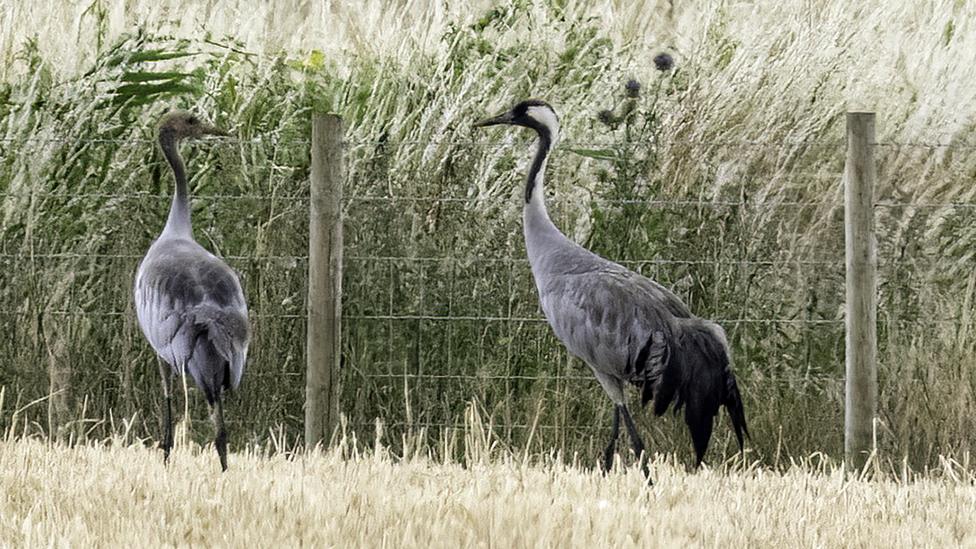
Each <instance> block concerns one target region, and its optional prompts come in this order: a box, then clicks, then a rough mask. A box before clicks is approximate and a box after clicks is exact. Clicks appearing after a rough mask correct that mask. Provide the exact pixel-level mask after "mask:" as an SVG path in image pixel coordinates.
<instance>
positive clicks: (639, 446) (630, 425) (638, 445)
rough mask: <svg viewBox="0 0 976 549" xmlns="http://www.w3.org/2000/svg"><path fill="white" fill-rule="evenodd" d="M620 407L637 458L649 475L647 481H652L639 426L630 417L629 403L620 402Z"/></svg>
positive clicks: (645, 474) (646, 474)
mask: <svg viewBox="0 0 976 549" xmlns="http://www.w3.org/2000/svg"><path fill="white" fill-rule="evenodd" d="M619 408H620V415H622V416H624V425H625V426H626V427H627V434H628V435H629V436H630V441H631V442H632V443H633V444H634V453H635V454H637V460H638V461H639V462H640V468H641V472H642V473H644V476H645V477H647V482H651V472H650V471H649V470H648V469H647V455H646V454H645V453H644V441H643V440H641V437H640V435H639V434H637V426H636V425H634V420H633V418H631V417H630V412H629V411H628V410H627V405H626V404H620V405H619Z"/></svg>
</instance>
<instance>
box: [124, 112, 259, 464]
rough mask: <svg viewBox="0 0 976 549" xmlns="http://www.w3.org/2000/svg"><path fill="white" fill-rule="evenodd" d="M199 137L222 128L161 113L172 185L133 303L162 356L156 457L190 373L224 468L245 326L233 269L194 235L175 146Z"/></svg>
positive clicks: (168, 438)
mask: <svg viewBox="0 0 976 549" xmlns="http://www.w3.org/2000/svg"><path fill="white" fill-rule="evenodd" d="M204 135H226V134H225V133H224V132H222V131H220V130H218V129H217V128H215V127H213V126H211V125H209V124H206V123H204V122H203V121H201V120H200V119H199V118H197V117H196V116H194V115H193V114H191V113H189V112H186V111H182V110H177V111H172V112H169V113H167V114H166V115H164V116H163V118H162V120H161V121H160V123H159V147H160V149H161V150H162V151H163V156H165V157H166V160H167V162H169V165H170V167H171V168H172V170H173V178H174V179H175V182H176V189H175V191H174V192H173V202H172V205H171V206H170V210H169V218H168V219H167V220H166V225H165V226H164V227H163V232H162V233H160V235H159V237H158V238H157V239H156V240H155V241H154V242H153V243H152V245H151V246H150V247H149V251H148V252H147V253H146V257H145V258H143V260H142V263H141V264H140V265H139V270H138V272H137V273H136V281H135V304H136V313H137V315H138V317H139V326H140V327H141V328H142V333H143V334H145V336H146V339H148V340H149V344H150V345H152V348H153V349H154V350H155V351H156V354H157V355H159V357H160V358H161V359H162V361H161V362H159V373H160V375H161V376H162V379H163V395H164V396H165V399H166V408H165V410H164V412H163V440H162V443H161V446H162V449H163V461H164V462H168V461H169V453H170V450H171V449H172V447H173V413H172V406H171V399H172V392H173V386H172V380H173V378H175V377H176V376H178V375H179V376H185V375H186V374H189V375H190V376H191V377H192V378H193V381H194V382H195V383H196V386H197V387H199V388H200V390H201V391H203V394H204V395H205V397H206V399H207V404H208V405H209V406H210V417H211V419H212V420H213V423H214V433H215V435H214V446H215V447H216V449H217V455H218V456H219V458H220V468H221V470H223V471H226V470H227V431H226V429H225V428H224V412H223V404H222V396H223V393H224V391H225V390H233V389H236V388H237V386H238V385H239V384H240V382H241V376H242V375H243V373H244V362H245V360H246V358H247V345H248V340H249V337H250V332H249V329H248V319H247V305H246V303H245V302H244V293H243V292H242V291H241V283H240V281H239V280H238V278H237V274H236V273H235V272H234V270H233V269H231V268H230V267H228V266H227V264H226V263H224V262H223V261H222V260H220V258H218V257H217V256H215V255H213V254H211V253H210V252H208V251H207V250H205V249H204V248H203V247H202V246H200V245H199V244H197V242H196V241H195V240H193V231H192V228H191V225H190V199H189V192H188V191H187V183H186V169H185V167H184V165H183V159H182V157H181V156H180V151H179V144H180V142H181V141H182V140H183V139H193V138H199V137H203V136H204ZM163 362H165V363H166V365H164V364H163ZM167 365H168V366H167Z"/></svg>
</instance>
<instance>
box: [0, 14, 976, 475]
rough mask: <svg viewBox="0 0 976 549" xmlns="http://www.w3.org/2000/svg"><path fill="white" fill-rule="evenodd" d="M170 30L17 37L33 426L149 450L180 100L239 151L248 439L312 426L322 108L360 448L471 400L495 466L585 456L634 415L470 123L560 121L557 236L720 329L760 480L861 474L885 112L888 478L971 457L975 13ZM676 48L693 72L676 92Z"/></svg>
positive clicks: (7, 294) (510, 17) (9, 337)
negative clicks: (860, 115)
mask: <svg viewBox="0 0 976 549" xmlns="http://www.w3.org/2000/svg"><path fill="white" fill-rule="evenodd" d="M177 4H178V3H176V2H161V3H160V2H152V3H150V2H126V3H122V2H100V1H95V2H93V3H91V4H88V5H85V6H78V7H64V8H58V9H51V8H50V7H47V6H43V5H41V4H38V3H31V2H20V1H17V2H14V5H13V7H12V8H11V9H9V10H5V11H3V12H2V13H0V60H2V62H0V67H2V68H0V200H2V219H0V261H2V263H3V266H2V268H0V315H2V318H3V323H2V328H0V330H2V333H0V386H4V387H6V388H7V402H8V406H9V405H10V404H9V403H14V404H13V406H14V408H12V409H19V408H20V407H23V406H24V405H27V404H28V403H32V402H35V404H34V405H32V406H28V407H27V408H26V409H24V410H23V411H22V413H20V414H18V415H17V419H16V421H25V422H27V429H28V430H29V431H35V432H36V431H43V432H52V433H56V432H58V431H59V430H62V434H64V433H73V434H75V435H76V436H77V435H85V434H87V435H88V436H97V437H102V436H105V435H106V434H108V433H109V432H111V431H113V430H115V429H117V428H118V426H119V424H120V422H121V421H122V418H135V419H134V423H133V428H134V429H136V430H137V431H138V433H139V434H140V435H143V436H149V435H152V434H154V433H156V432H157V427H156V421H157V420H156V417H157V415H158V414H157V412H158V406H159V398H158V393H159V390H158V380H157V379H156V377H157V374H156V368H155V365H154V364H153V361H154V358H153V355H152V352H151V350H150V349H149V347H148V345H146V344H145V342H144V341H143V339H142V337H141V334H140V333H139V331H138V327H137V326H136V325H135V315H134V311H133V310H132V304H131V295H130V293H131V292H130V289H131V284H132V277H133V274H134V271H135V268H136V265H137V264H138V260H139V257H141V255H142V254H143V253H144V252H145V250H146V249H147V248H148V246H149V243H150V242H151V240H152V238H153V237H154V236H155V235H156V234H157V233H158V231H159V228H160V227H161V225H162V223H163V222H164V219H165V210H166V207H167V205H168V201H169V197H168V194H169V192H170V178H169V177H170V176H169V174H168V172H167V169H166V167H165V164H164V163H163V161H162V158H161V156H160V154H159V153H158V151H157V150H156V148H155V146H154V145H153V143H152V141H151V140H152V137H153V124H154V123H155V120H156V119H157V118H158V116H159V115H160V114H161V113H163V112H164V111H165V110H166V109H168V108H170V107H171V106H181V107H188V108H192V109H195V110H197V111H199V112H201V113H205V114H206V115H207V116H208V117H209V118H212V119H213V120H214V121H215V122H216V123H218V124H219V125H222V126H225V127H227V128H229V129H231V130H233V131H234V132H235V133H236V135H237V138H238V139H232V140H224V141H219V142H209V143H198V144H195V145H192V146H187V147H185V148H184V154H185V156H186V157H187V159H188V163H189V166H190V173H191V190H192V192H193V194H194V196H195V199H194V226H195V231H196V235H197V238H198V240H199V241H201V242H202V243H203V244H204V245H205V246H207V247H208V248H210V249H212V250H214V251H216V252H219V253H220V254H222V255H224V256H225V257H228V258H229V262H230V263H231V264H232V265H233V266H234V267H235V268H236V269H238V270H239V271H240V272H241V274H242V279H243V282H244V286H245V290H246V292H247V295H248V302H249V304H250V305H251V309H252V312H253V316H252V318H253V323H254V334H255V335H254V341H253V344H252V352H251V356H250V358H249V363H248V371H247V374H246V377H245V381H244V385H243V390H242V391H241V392H240V394H239V396H238V397H236V398H234V399H233V400H232V402H231V403H230V404H229V408H228V416H230V417H231V418H233V422H234V423H233V424H232V442H233V443H235V444H241V443H244V442H258V443H260V442H263V441H266V440H267V438H268V436H269V432H271V431H273V430H279V429H280V430H283V431H284V432H286V433H289V436H297V435H298V434H299V433H300V431H301V418H302V408H301V404H302V398H303V395H304V380H303V369H304V341H303V335H304V321H303V319H302V314H303V312H304V302H303V300H304V295H305V286H304V284H305V283H304V272H305V271H304V269H305V267H306V265H305V259H304V257H303V256H304V254H305V250H306V244H307V240H306V238H307V237H306V229H305V227H306V223H307V201H306V200H305V197H306V196H307V181H308V169H309V168H308V143H307V139H308V136H309V123H310V117H311V113H312V112H313V111H314V110H331V111H336V112H339V113H340V114H342V116H343V117H344V120H345V122H346V125H347V141H348V150H347V156H346V158H347V173H348V180H347V182H346V188H345V197H346V199H345V204H344V205H343V207H344V212H345V215H346V244H347V248H346V251H345V254H346V265H345V280H344V290H345V301H344V314H345V316H346V321H345V326H344V343H343V345H344V349H343V365H344V370H343V395H342V396H343V405H342V408H343V411H344V412H345V413H346V414H347V417H348V418H349V422H350V426H351V428H353V429H355V430H357V431H358V432H359V435H360V436H361V437H362V438H364V439H370V438H371V437H372V436H374V435H373V432H374V431H373V429H372V426H371V424H372V422H373V421H374V420H375V419H376V418H380V419H382V420H383V421H384V422H385V423H386V428H387V437H388V441H389V442H390V444H392V445H393V447H394V448H396V447H397V446H398V445H400V444H401V442H399V441H400V440H401V439H400V438H399V437H400V435H401V434H402V433H404V432H405V431H406V430H407V429H408V428H409V427H411V426H412V427H414V428H425V429H426V430H425V434H426V436H427V437H428V441H429V442H430V443H431V444H432V445H435V444H434V443H436V441H437V440H439V437H440V436H441V434H442V432H441V431H442V430H443V429H445V428H447V429H450V428H451V427H450V426H457V427H456V428H462V427H463V426H462V424H463V421H462V418H463V415H464V413H465V410H466V409H468V407H469V404H470V403H471V402H474V403H475V404H476V406H477V407H478V408H479V409H480V410H482V412H483V413H485V414H486V415H487V416H488V417H491V418H492V421H493V423H494V426H493V429H494V431H495V432H496V434H497V435H498V437H497V441H499V442H498V443H500V444H508V445H511V446H513V447H516V448H523V447H526V446H527V447H528V449H529V450H531V451H535V452H545V451H548V450H550V449H552V448H557V449H560V450H562V451H563V452H564V455H572V454H574V453H579V454H580V455H584V456H595V455H596V453H597V449H598V448H599V447H601V446H602V442H603V438H604V437H605V436H606V435H607V432H608V429H609V427H608V424H609V409H608V408H609V407H608V402H607V400H606V398H605V397H604V396H603V395H602V394H601V392H600V389H599V387H598V386H597V384H596V383H594V382H593V381H592V380H590V379H589V374H588V373H587V371H586V370H585V369H584V367H583V366H582V365H581V364H580V363H579V362H578V361H576V360H573V359H570V358H569V357H568V356H567V355H566V353H565V351H564V350H563V349H562V347H561V346H560V345H559V344H558V342H557V341H555V339H554V338H553V336H552V335H551V333H550V331H549V329H548V327H547V326H546V325H545V324H544V323H541V322H540V321H539V319H540V318H541V317H540V313H539V311H538V305H537V302H536V296H535V293H534V289H533V286H532V283H531V276H530V273H529V270H528V266H527V264H526V263H525V261H524V260H523V258H524V249H523V245H522V240H521V228H520V205H521V204H520V200H519V198H518V197H519V195H520V193H521V189H520V186H521V183H522V174H523V173H524V170H525V168H526V164H527V161H528V158H529V154H530V153H529V148H528V147H529V141H528V136H526V135H521V134H516V133H512V132H501V131H498V132H492V133H490V134H489V133H485V134H473V133H472V132H471V131H470V129H469V127H470V123H471V122H472V121H473V120H475V119H477V118H479V117H481V116H483V115H484V114H486V113H494V112H495V111H498V110H500V109H502V108H504V107H506V106H508V105H509V104H511V103H513V102H514V101H516V100H518V99H522V98H525V97H529V96H535V97H542V98H545V99H547V100H548V101H549V102H551V103H552V104H553V105H555V106H556V108H557V110H558V111H559V112H560V114H561V120H562V123H563V128H564V142H563V143H562V145H561V147H560V149H559V150H558V151H557V153H556V155H555V157H554V158H553V160H552V162H551V164H550V170H549V178H550V181H551V183H550V185H549V188H550V191H551V192H550V194H551V198H550V208H551V210H552V211H553V215H554V219H556V221H557V224H558V225H559V226H560V227H562V228H563V229H564V230H565V231H566V232H567V234H569V235H570V236H571V237H572V238H574V239H576V240H577V241H579V242H582V243H585V244H586V245H587V246H589V247H591V248H592V249H594V250H596V251H598V252H600V253H602V254H605V255H607V256H609V257H611V258H613V259H616V260H621V261H624V262H626V263H627V264H628V265H629V266H631V267H632V268H635V269H637V270H640V271H641V272H644V273H645V274H647V275H650V276H653V277H655V278H656V279H657V280H659V281H660V282H662V283H663V284H665V285H667V286H669V287H671V288H673V289H674V290H675V291H676V292H677V293H678V294H679V295H680V296H682V297H683V298H684V299H685V300H686V301H687V302H688V304H689V305H690V306H691V307H692V309H693V310H694V311H695V312H696V313H698V314H699V315H701V316H704V317H709V318H715V319H719V320H720V321H722V324H723V325H724V326H725V327H726V330H727V331H728V332H729V335H730V339H731V342H732V345H733V352H734V359H735V363H736V371H737V373H738V375H739V377H740V380H741V381H740V387H742V389H743V392H744V396H745V399H746V410H747V414H748V417H749V420H750V426H751V430H752V431H753V433H754V437H755V438H754V441H753V444H752V447H751V448H752V451H753V452H754V456H755V458H756V459H758V460H760V461H761V462H764V463H779V462H781V461H780V460H781V457H782V456H784V455H786V456H791V455H792V456H795V455H809V454H810V453H812V452H825V453H826V454H827V455H830V456H835V457H836V456H839V455H840V454H841V452H842V433H841V425H842V417H843V409H842V406H843V379H842V375H843V353H844V348H843V331H842V326H843V322H842V321H843V316H842V315H843V264H842V263H843V232H842V219H843V210H842V198H843V195H842V186H841V178H840V173H841V171H842V169H843V160H844V154H845V150H844V143H843V141H844V126H843V124H844V118H843V114H844V112H845V111H846V110H854V109H871V110H876V111H877V112H878V116H879V131H878V139H879V141H880V144H879V147H878V150H877V158H878V161H879V188H878V189H877V193H876V194H877V197H878V201H879V202H880V204H879V205H878V207H877V209H876V214H877V226H878V250H879V282H880V310H879V338H880V345H881V348H880V350H879V360H880V369H879V378H880V390H881V395H880V397H881V398H880V403H879V404H880V406H879V413H880V422H879V426H878V441H879V444H880V448H881V450H882V455H883V456H885V457H887V458H888V459H891V460H893V461H901V460H903V459H904V460H907V461H908V462H909V463H911V464H912V465H913V466H916V467H925V466H930V465H934V464H936V463H937V460H938V456H939V455H940V454H952V455H958V456H965V455H968V452H970V451H971V450H972V449H973V448H972V444H973V442H972V437H971V436H970V434H971V433H972V432H973V428H974V427H976V425H974V422H976V420H974V419H973V417H972V414H971V413H969V411H970V410H972V409H973V406H974V404H976V402H974V400H976V399H974V396H976V369H974V367H973V366H974V360H973V358H974V356H976V355H974V352H976V349H974V340H973V328H974V327H976V324H974V321H973V318H972V312H971V311H972V303H971V302H972V298H973V290H974V279H973V274H972V273H973V270H972V268H971V265H972V252H971V250H973V249H974V247H973V244H974V240H976V231H974V230H973V229H972V227H971V225H970V224H968V223H967V220H968V218H969V217H970V214H971V213H972V210H973V208H972V205H971V203H972V202H973V199H972V193H973V192H974V191H973V186H972V181H973V177H974V176H976V154H974V152H976V148H974V147H976V139H974V138H973V137H972V130H973V127H974V123H976V118H974V113H976V104H974V102H976V99H974V98H973V96H972V94H971V93H969V91H970V90H972V89H973V87H974V84H976V44H974V42H973V40H974V38H973V37H974V36H976V32H973V30H974V29H973V26H974V25H976V8H974V7H973V5H972V4H970V3H966V2H957V1H948V0H944V1H937V2H930V3H927V5H926V6H925V7H917V6H912V5H907V4H906V5H902V6H894V7H893V6H890V5H889V4H888V3H885V2H881V1H880V0H876V1H875V0H872V1H868V2H861V3H859V4H858V5H857V6H838V5H835V4H836V3H833V2H826V1H819V0H811V1H809V2H792V3H788V5H781V3H780V2H774V1H772V0H756V1H752V2H731V1H729V2H721V3H716V2H680V1H678V2H675V3H674V4H675V5H673V6H672V5H671V4H670V3H668V2H662V3H660V4H658V3H656V2H652V1H647V2H633V3H631V2H624V3H620V5H617V4H615V3H613V2H610V3H598V2H581V3H572V4H573V5H572V6H567V5H564V4H568V3H563V2H558V1H555V0H550V1H528V0H526V1H519V2H512V3H509V4H506V5H505V6H503V7H490V6H489V5H487V3H485V4H482V5H479V4H476V3H475V4H465V6H464V7H459V6H444V5H441V4H439V3H434V2H429V3H428V2H403V3H398V4H396V5H386V3H381V2H373V3H366V4H363V5H362V6H360V7H357V9H347V8H342V7H334V8H332V9H333V10H334V11H331V12H323V11H320V10H321V9H322V8H320V7H317V6H312V5H310V4H306V3H303V2H295V3H294V5H291V6H286V5H277V4H276V5H277V7H276V8H274V9H272V8H270V7H263V8H257V9H252V8H250V7H246V6H245V5H244V3H237V2H234V1H232V0H221V1H218V2H211V3H210V5H209V7H201V6H196V7H190V8H186V7H181V6H178V5H177ZM245 14H246V17H245ZM204 28H206V29H207V30H206V31H203V30H202V29H204ZM661 50H667V51H670V52H672V53H673V54H674V56H675V58H676V62H677V66H676V70H673V71H669V72H659V71H657V70H655V68H654V64H653V62H652V61H651V60H652V58H653V56H654V55H655V54H656V53H657V52H659V51H661ZM630 78H634V79H636V80H637V81H638V82H640V83H641V84H642V90H641V95H640V97H639V98H637V99H636V100H628V99H625V98H624V97H623V83H624V82H625V81H626V80H628V79H630ZM605 109H613V111H614V113H615V119H614V120H613V121H612V123H611V124H606V123H604V122H601V120H600V116H599V115H598V113H599V112H600V111H601V110H605ZM432 197H433V198H432ZM658 200H660V201H665V203H659V202H655V201H658ZM445 316H446V317H451V318H454V320H443V319H438V317H445ZM390 317H399V318H390ZM402 317H407V318H402ZM66 388H70V391H67V390H64V389H66ZM63 390H64V391H63ZM52 392H53V393H55V394H56V398H51V399H47V400H42V401H38V399H43V398H44V397H45V396H46V395H49V394H51V393H52ZM191 400H192V405H193V408H192V409H193V414H194V417H197V418H200V419H202V417H203V414H204V410H203V407H202V402H201V401H202V399H200V398H199V395H196V394H195V393H191ZM641 416H642V417H641V418H640V419H639V422H640V424H641V428H642V429H643V430H644V431H645V432H646V433H648V434H649V439H650V441H651V442H650V444H649V447H650V448H651V449H652V451H662V452H678V453H679V454H681V455H686V454H688V453H690V452H689V450H688V448H687V447H688V446H689V445H688V443H687V440H686V435H685V434H684V433H683V428H682V426H681V425H680V422H678V421H676V420H672V419H670V418H668V419H665V420H654V419H653V418H651V417H650V414H641ZM12 421H14V418H13V415H12V414H6V415H3V416H0V422H4V423H5V425H4V426H7V427H9V425H6V424H7V423H10V422H12ZM725 421H726V420H725V418H724V416H723V418H722V422H723V423H724V422H725ZM59 426H60V427H59ZM445 426H447V427H445ZM533 426H535V427H533ZM65 429H66V431H64V430H65ZM727 431H728V430H727V429H725V428H724V427H723V428H720V429H719V431H718V433H719V435H718V437H717V439H716V441H715V444H714V446H713V448H714V449H713V453H712V454H711V455H712V456H713V459H720V458H721V457H722V456H723V455H726V454H729V453H731V452H732V451H733V449H734V445H733V444H732V442H731V437H730V436H729V434H728V432H727ZM195 436H197V438H199V439H201V440H203V439H206V438H207V437H209V432H208V430H207V428H206V426H205V424H202V425H201V426H200V428H199V429H197V430H196V433H195Z"/></svg>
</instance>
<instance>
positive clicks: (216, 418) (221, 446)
mask: <svg viewBox="0 0 976 549" xmlns="http://www.w3.org/2000/svg"><path fill="white" fill-rule="evenodd" d="M218 390H219V389H218ZM221 396H222V395H221V394H220V393H219V392H218V393H217V398H215V399H214V403H213V407H212V408H211V410H210V417H211V419H213V424H214V432H215V433H216V434H215V435H214V446H215V447H216V448H217V455H218V456H219V457H220V470H221V471H226V470H227V430H226V429H225V428H224V404H223V402H222V399H221Z"/></svg>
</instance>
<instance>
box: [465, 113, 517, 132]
mask: <svg viewBox="0 0 976 549" xmlns="http://www.w3.org/2000/svg"><path fill="white" fill-rule="evenodd" d="M514 118H515V116H514V115H513V114H512V111H508V112H506V113H503V114H499V115H498V116H495V117H493V118H486V119H485V120H482V121H481V122H475V124H474V126H473V127H475V128H484V127H485V126H497V125H499V124H511V123H512V120H513V119H514Z"/></svg>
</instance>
